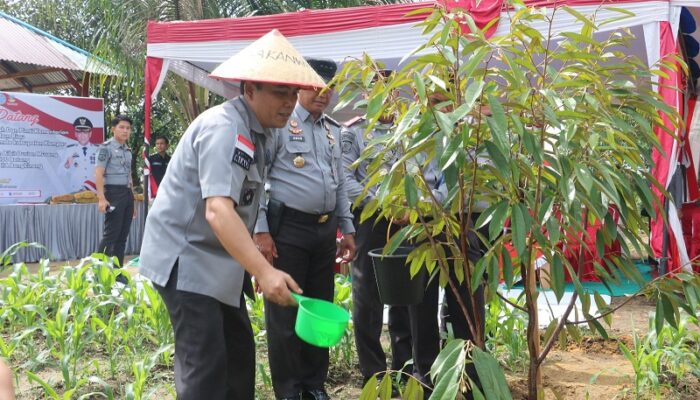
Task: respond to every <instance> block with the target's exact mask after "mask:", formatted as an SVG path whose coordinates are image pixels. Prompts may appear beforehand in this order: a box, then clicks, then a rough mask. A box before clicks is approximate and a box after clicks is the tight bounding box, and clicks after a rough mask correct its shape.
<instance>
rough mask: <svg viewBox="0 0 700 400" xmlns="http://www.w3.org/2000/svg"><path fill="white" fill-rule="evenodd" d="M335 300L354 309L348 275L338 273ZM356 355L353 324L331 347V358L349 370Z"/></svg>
mask: <svg viewBox="0 0 700 400" xmlns="http://www.w3.org/2000/svg"><path fill="white" fill-rule="evenodd" d="M333 302H334V303H335V304H337V305H339V306H341V307H343V308H344V309H345V310H347V311H348V312H351V310H352V284H351V283H350V280H349V279H348V276H346V275H341V274H337V275H336V276H335V291H334V298H333ZM354 356H355V341H354V339H353V330H352V324H348V326H347V328H345V335H344V336H343V338H342V339H341V341H340V343H339V344H338V345H337V346H334V347H332V348H331V349H330V359H331V362H332V363H333V364H335V365H336V366H337V367H339V368H342V369H345V370H348V369H350V368H352V367H353V365H354V364H353V363H354Z"/></svg>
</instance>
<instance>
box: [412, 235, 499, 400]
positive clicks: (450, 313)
mask: <svg viewBox="0 0 700 400" xmlns="http://www.w3.org/2000/svg"><path fill="white" fill-rule="evenodd" d="M444 239H445V238H444V236H443V237H438V240H441V241H444ZM468 240H469V245H470V247H469V251H468V254H467V257H468V258H469V260H471V261H472V262H474V263H475V262H477V261H478V260H479V258H480V257H481V255H482V254H483V253H482V252H483V251H484V250H485V249H484V246H483V245H481V243H480V242H479V240H478V238H477V237H476V235H475V234H473V233H472V234H469V236H468ZM452 280H453V282H455V285H456V286H457V294H458V296H459V298H461V300H462V302H463V303H464V305H465V306H466V309H467V315H465V314H464V310H462V308H461V307H460V305H459V302H458V300H457V295H455V293H454V291H453V290H452V288H451V287H450V286H449V285H448V286H447V287H445V307H444V308H445V310H442V311H443V312H442V313H441V314H443V315H444V317H445V321H444V322H445V323H447V324H450V326H451V328H452V333H453V334H454V337H455V338H456V339H465V340H472V341H473V340H474V336H473V335H472V334H471V331H470V330H469V325H468V322H467V318H469V319H470V321H471V322H472V324H477V325H478V326H481V331H482V332H483V331H484V326H485V320H484V317H485V312H486V310H485V304H484V287H483V285H480V286H479V287H478V288H477V289H476V292H475V293H474V298H475V300H476V307H475V308H474V309H475V310H476V312H473V311H472V309H473V308H472V302H471V296H470V295H469V293H468V291H467V289H466V287H464V286H463V285H460V284H459V282H458V281H457V278H456V277H455V276H454V274H452ZM438 294H439V284H438V277H437V276H435V277H433V279H432V280H431V281H430V283H429V284H428V287H427V288H426V291H425V296H424V298H423V302H422V303H420V304H416V305H412V306H409V314H410V320H411V336H412V339H413V363H414V365H413V375H414V376H415V377H416V379H418V380H419V381H421V382H422V383H424V384H426V385H428V386H430V387H432V381H431V379H430V375H429V374H430V367H431V366H432V365H433V362H434V361H435V359H436V358H437V356H438V353H439V352H440V342H441V340H440V324H439V323H438V319H437V317H438V301H439V299H438ZM466 372H467V375H469V378H471V379H472V380H473V381H474V382H476V383H477V384H479V379H478V376H477V374H476V370H475V369H474V364H468V365H467V367H466ZM426 394H427V393H426Z"/></svg>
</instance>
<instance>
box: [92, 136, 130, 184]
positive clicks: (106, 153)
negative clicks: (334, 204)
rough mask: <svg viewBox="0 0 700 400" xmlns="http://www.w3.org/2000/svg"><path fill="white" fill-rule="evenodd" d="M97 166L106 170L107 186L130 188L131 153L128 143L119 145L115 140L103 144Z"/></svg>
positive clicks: (98, 154)
mask: <svg viewBox="0 0 700 400" xmlns="http://www.w3.org/2000/svg"><path fill="white" fill-rule="evenodd" d="M95 166H96V167H103V168H104V169H105V173H104V184H105V185H122V186H128V185H129V183H130V182H131V180H130V176H131V151H129V148H128V147H127V146H126V143H124V144H119V142H117V141H116V140H114V138H111V139H109V140H108V141H106V142H104V143H102V145H100V149H99V150H98V151H97V162H96V163H95Z"/></svg>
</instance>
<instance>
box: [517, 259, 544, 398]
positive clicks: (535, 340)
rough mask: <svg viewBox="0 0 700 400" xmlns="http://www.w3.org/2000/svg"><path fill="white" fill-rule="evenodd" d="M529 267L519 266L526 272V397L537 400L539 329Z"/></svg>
mask: <svg viewBox="0 0 700 400" xmlns="http://www.w3.org/2000/svg"><path fill="white" fill-rule="evenodd" d="M528 264H529V265H521V268H523V271H524V270H527V276H526V277H525V303H526V306H527V314H528V325H527V347H528V350H529V353H530V366H529V368H528V380H527V385H528V396H527V398H528V399H529V400H538V399H539V398H540V394H543V393H544V392H543V390H542V373H541V372H540V364H539V362H538V358H539V357H540V327H539V320H538V314H537V282H536V280H535V277H536V273H535V266H534V265H533V263H528Z"/></svg>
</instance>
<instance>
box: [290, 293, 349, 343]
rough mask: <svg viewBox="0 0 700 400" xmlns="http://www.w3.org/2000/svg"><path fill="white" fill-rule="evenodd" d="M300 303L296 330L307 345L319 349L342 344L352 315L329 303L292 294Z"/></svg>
mask: <svg viewBox="0 0 700 400" xmlns="http://www.w3.org/2000/svg"><path fill="white" fill-rule="evenodd" d="M292 296H293V297H294V299H295V300H296V301H297V303H299V311H298V312H297V321H296V325H295V326H294V330H295V331H296V333H297V336H299V338H300V339H301V340H303V341H305V342H306V343H309V344H312V345H314V346H318V347H331V346H335V345H336V344H338V342H340V339H342V338H343V334H344V333H345V328H346V327H347V326H348V321H349V320H350V314H348V312H347V311H345V310H344V309H343V308H342V307H340V306H337V305H335V304H333V303H331V302H329V301H325V300H320V299H312V298H310V297H305V296H302V295H300V294H296V293H292Z"/></svg>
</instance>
